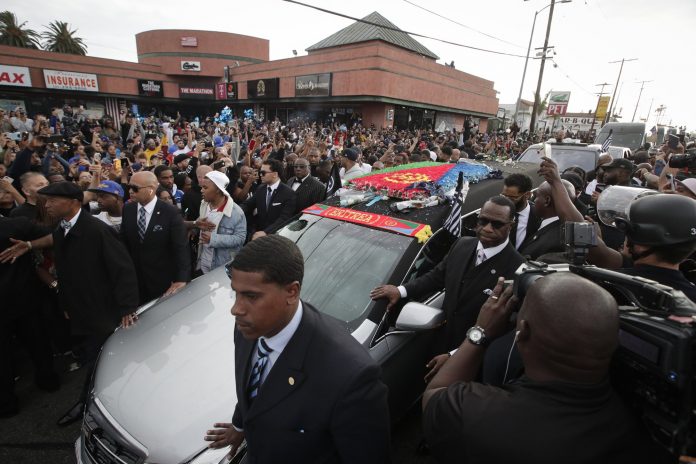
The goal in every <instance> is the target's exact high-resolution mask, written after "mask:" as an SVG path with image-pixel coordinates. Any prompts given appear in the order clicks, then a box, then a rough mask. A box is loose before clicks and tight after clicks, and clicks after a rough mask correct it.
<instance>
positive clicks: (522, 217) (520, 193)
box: [501, 173, 541, 250]
mask: <svg viewBox="0 0 696 464" xmlns="http://www.w3.org/2000/svg"><path fill="white" fill-rule="evenodd" d="M501 195H502V196H504V197H505V198H507V199H509V200H510V201H512V202H513V203H514V204H515V223H514V224H513V225H512V228H511V230H510V243H512V245H513V246H514V247H515V249H516V250H519V249H520V247H521V246H522V244H523V243H524V241H525V240H526V239H527V238H529V237H531V236H533V235H534V233H535V232H536V231H537V230H538V229H539V224H541V219H540V218H539V216H538V215H537V214H536V212H535V211H534V205H532V204H531V203H530V202H529V199H530V198H531V196H532V179H531V177H529V176H528V175H526V174H522V173H514V174H510V175H509V176H507V177H506V178H505V180H503V191H502V193H501Z"/></svg>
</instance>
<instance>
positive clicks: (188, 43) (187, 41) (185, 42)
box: [181, 37, 198, 47]
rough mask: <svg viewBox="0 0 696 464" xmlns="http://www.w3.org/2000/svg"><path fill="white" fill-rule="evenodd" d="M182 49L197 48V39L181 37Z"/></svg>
mask: <svg viewBox="0 0 696 464" xmlns="http://www.w3.org/2000/svg"><path fill="white" fill-rule="evenodd" d="M181 46H182V47H197V46H198V39H197V38H196V37H182V38H181Z"/></svg>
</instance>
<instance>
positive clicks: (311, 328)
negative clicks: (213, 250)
mask: <svg viewBox="0 0 696 464" xmlns="http://www.w3.org/2000/svg"><path fill="white" fill-rule="evenodd" d="M228 271H229V273H230V278H231V285H232V289H233V290H234V291H235V292H236V298H235V302H234V306H233V307H232V315H233V316H234V317H235V320H236V327H235V332H234V343H235V372H236V375H235V378H236V386H237V406H236V407H235V410H234V415H233V416H232V421H231V423H217V424H215V425H214V427H217V428H216V429H213V430H208V431H207V433H206V436H205V440H207V441H211V442H213V443H211V444H210V447H211V448H222V447H225V446H230V445H231V451H230V454H233V453H234V452H235V451H236V450H237V447H238V446H239V445H240V444H241V442H242V440H244V439H246V442H247V453H248V455H247V462H254V463H279V462H288V463H305V462H306V463H319V462H322V463H339V462H342V463H351V462H352V463H384V462H387V461H388V460H389V411H388V406H387V388H386V387H385V385H384V384H383V383H382V381H381V380H380V368H379V366H377V365H376V364H375V362H374V361H373V360H372V358H371V357H370V355H369V353H368V352H367V351H366V350H365V348H364V347H363V346H361V345H360V344H359V343H358V342H357V341H356V340H355V339H354V338H353V337H352V336H351V335H350V334H349V333H348V332H347V331H346V330H345V328H344V327H342V326H340V325H339V324H337V323H336V322H335V321H334V320H333V319H331V318H329V317H326V316H324V315H322V314H321V313H320V312H319V311H317V310H316V309H315V308H314V307H312V306H311V305H309V304H308V303H306V302H302V301H300V290H301V286H302V278H303V274H304V260H303V257H302V253H301V252H300V250H299V249H298V248H297V246H296V245H295V244H294V243H293V242H292V241H290V240H288V239H287V238H284V237H281V236H279V235H269V236H266V237H261V238H259V239H258V240H255V241H252V242H250V243H248V244H247V245H246V247H244V248H243V249H242V251H240V252H239V254H237V256H236V257H235V259H234V261H232V262H231V263H230V264H228Z"/></svg>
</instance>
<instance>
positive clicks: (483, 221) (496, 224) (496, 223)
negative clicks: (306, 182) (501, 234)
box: [476, 216, 512, 229]
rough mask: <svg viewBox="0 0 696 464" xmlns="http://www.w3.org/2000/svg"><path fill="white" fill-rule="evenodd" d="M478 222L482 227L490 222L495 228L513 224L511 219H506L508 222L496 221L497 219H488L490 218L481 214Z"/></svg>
mask: <svg viewBox="0 0 696 464" xmlns="http://www.w3.org/2000/svg"><path fill="white" fill-rule="evenodd" d="M476 222H477V224H478V225H480V226H481V227H486V226H487V225H488V224H490V225H492V226H493V228H494V229H500V228H501V227H503V226H506V225H508V224H512V222H510V221H506V222H503V221H496V220H495V219H488V218H485V217H480V216H479V218H478V220H477V221H476Z"/></svg>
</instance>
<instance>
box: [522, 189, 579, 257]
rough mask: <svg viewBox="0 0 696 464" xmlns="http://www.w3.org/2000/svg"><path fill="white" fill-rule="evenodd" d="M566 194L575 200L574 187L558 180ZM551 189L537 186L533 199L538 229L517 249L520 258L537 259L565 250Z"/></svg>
mask: <svg viewBox="0 0 696 464" xmlns="http://www.w3.org/2000/svg"><path fill="white" fill-rule="evenodd" d="M559 181H560V182H561V183H562V184H563V186H564V187H565V189H566V192H567V193H568V196H569V197H570V199H571V200H572V199H574V198H575V187H573V184H571V183H570V182H568V181H567V180H563V179H559ZM552 191H553V189H552V187H551V185H549V183H548V182H544V183H543V184H541V185H540V186H539V188H538V189H537V191H536V196H535V198H534V209H535V211H536V213H537V214H538V215H539V218H541V223H540V224H539V229H538V230H537V231H536V232H535V233H534V234H533V235H531V236H528V237H527V238H526V239H525V241H524V243H523V244H522V246H521V247H520V248H519V249H518V251H519V252H520V254H521V255H522V256H525V257H528V258H529V259H537V258H539V257H540V256H541V255H544V254H547V253H560V252H563V251H564V250H565V244H564V240H563V239H562V238H561V228H562V227H563V221H561V220H559V218H558V214H557V213H556V208H555V206H554V201H553V195H552Z"/></svg>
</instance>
